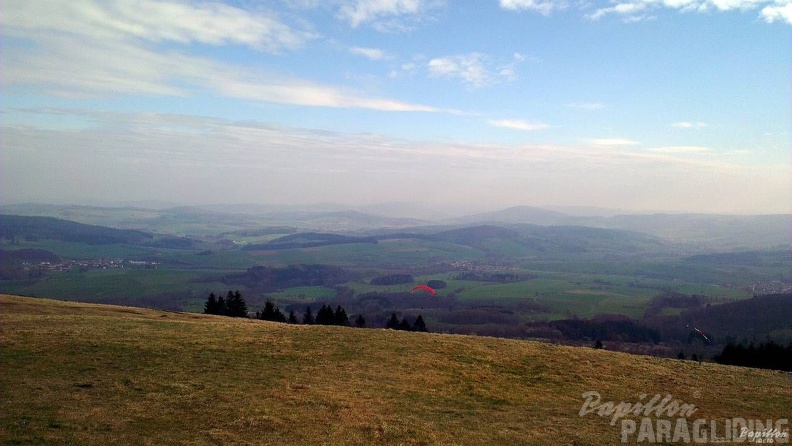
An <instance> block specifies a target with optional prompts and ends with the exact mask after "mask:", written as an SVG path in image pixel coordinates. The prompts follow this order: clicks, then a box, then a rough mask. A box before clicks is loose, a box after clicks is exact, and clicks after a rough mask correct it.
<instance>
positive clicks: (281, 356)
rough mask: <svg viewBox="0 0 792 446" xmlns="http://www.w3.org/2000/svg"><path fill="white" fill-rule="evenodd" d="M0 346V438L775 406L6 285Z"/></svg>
mask: <svg viewBox="0 0 792 446" xmlns="http://www.w3.org/2000/svg"><path fill="white" fill-rule="evenodd" d="M0 347H1V348H2V350H1V351H2V355H0V368H1V369H2V370H3V373H2V374H0V394H2V395H3V398H2V399H0V443H3V444H141V445H145V444H156V445H185V444H189V445H209V444H239V445H242V444H251V445H258V444H261V445H264V444H279V445H291V444H294V445H305V444H325V445H342V444H343V445H369V444H380V445H470V444H490V445H510V446H511V445H547V444H565V445H603V444H622V443H621V442H620V435H621V427H620V422H617V423H616V424H615V425H611V424H610V417H607V416H598V415H597V414H596V413H593V414H592V413H589V414H586V415H584V416H581V415H580V414H579V411H580V410H581V408H582V406H583V403H584V400H585V399H584V397H583V393H584V392H589V391H595V392H598V393H599V394H600V395H601V397H602V400H603V401H614V402H619V401H624V402H637V401H638V400H639V395H641V394H648V395H654V394H661V395H666V394H670V395H672V397H673V398H674V399H675V400H676V401H678V402H680V403H684V404H692V405H694V406H695V408H696V412H695V413H693V414H692V415H691V416H689V417H687V418H685V423H687V426H688V428H689V429H692V424H693V422H694V421H695V420H696V419H703V420H706V422H707V423H709V421H710V420H714V421H715V422H716V423H723V422H724V420H726V419H730V420H731V419H733V418H741V419H746V420H755V419H759V420H767V419H772V420H779V419H782V418H785V417H789V408H790V402H791V401H792V380H791V379H790V375H789V374H788V373H781V372H773V371H766V370H755V369H747V368H741V367H729V366H722V365H717V364H710V363H697V362H693V361H678V360H672V359H660V358H651V357H646V356H637V355H628V354H622V353H616V352H609V351H604V350H593V349H588V348H573V347H564V346H558V345H552V344H544V343H537V342H530V341H515V340H505V339H496V338H478V337H471V336H453V335H439V334H423V333H408V332H395V331H390V330H370V329H351V328H343V327H323V326H293V325H286V324H275V323H268V322H263V321H255V320H238V319H230V318H224V317H219V316H204V315H197V314H185V313H173V312H164V311H152V310H144V309H139V308H130V307H115V306H104V305H91V304H79V303H69V302H57V301H51V300H44V299H30V298H21V297H13V296H0ZM649 418H650V421H651V422H652V423H656V422H657V419H660V420H668V422H669V423H671V422H676V420H677V419H678V418H679V416H678V415H677V416H675V417H670V418H669V417H667V416H661V417H655V416H652V417H649ZM625 419H629V420H633V421H637V422H638V423H640V422H641V418H636V417H633V416H631V415H628V416H627V417H625ZM707 425H709V424H707ZM787 427H788V425H787ZM707 432H709V431H707ZM635 438H636V437H635V436H632V437H630V438H629V440H630V441H628V444H634V440H635Z"/></svg>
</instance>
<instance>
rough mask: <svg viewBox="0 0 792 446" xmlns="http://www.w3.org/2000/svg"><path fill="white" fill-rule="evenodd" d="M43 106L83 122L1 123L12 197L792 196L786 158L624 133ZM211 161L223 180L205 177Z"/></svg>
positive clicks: (726, 203) (708, 202) (664, 200)
mask: <svg viewBox="0 0 792 446" xmlns="http://www.w3.org/2000/svg"><path fill="white" fill-rule="evenodd" d="M40 112H41V113H58V114H59V117H60V118H61V119H69V116H68V115H72V116H73V117H77V118H80V117H82V118H83V119H84V120H86V121H88V122H89V123H90V125H88V126H86V127H84V128H80V129H60V128H57V127H49V128H48V127H42V125H41V122H42V120H40V119H33V120H31V123H30V124H28V125H15V126H7V125H6V126H3V127H2V128H0V132H2V134H3V137H4V151H3V165H2V166H0V169H2V172H3V174H4V175H2V176H0V187H2V190H3V191H6V192H7V191H14V194H15V195H14V198H18V199H26V200H34V201H36V200H41V199H42V197H46V199H48V200H62V201H71V200H74V199H75V198H80V199H82V200H85V199H96V200H102V199H104V200H108V199H109V200H117V199H119V198H118V197H125V198H128V199H142V198H146V197H151V196H157V197H160V199H163V200H173V201H180V202H187V203H190V202H197V201H203V202H207V201H217V202H246V201H256V200H257V199H260V197H262V196H266V197H277V198H275V199H276V200H279V201H282V202H286V201H295V202H305V200H309V201H321V200H333V199H337V198H338V197H345V199H346V200H350V201H357V200H366V199H367V197H369V198H370V197H371V196H376V197H378V199H380V200H392V199H401V200H405V199H407V200H409V199H426V198H427V197H430V198H432V199H434V200H445V201H448V200H451V201H452V202H453V201H454V200H492V199H493V197H498V196H508V195H509V194H513V193H514V191H515V190H531V191H535V192H536V193H538V194H542V196H543V197H547V198H548V199H551V200H552V201H553V202H562V203H575V202H577V203H589V204H592V205H598V206H616V205H620V204H621V205H625V206H637V207H643V208H646V207H654V208H658V207H660V208H663V207H669V206H670V207H672V208H673V206H675V205H678V203H685V206H689V207H691V208H692V207H695V206H698V207H699V209H700V210H701V209H713V208H717V207H725V208H735V207H738V208H739V207H743V208H745V209H761V208H767V209H780V207H779V203H789V202H792V196H790V193H791V192H792V191H790V189H789V188H788V187H785V186H788V178H789V175H790V174H791V173H792V172H790V166H789V165H788V163H781V164H777V165H762V166H753V167H751V166H745V165H744V164H743V163H741V162H738V161H741V160H735V161H734V162H732V161H729V160H728V158H727V159H718V158H717V157H716V156H714V154H713V156H703V157H702V156H691V154H709V153H712V152H708V151H707V149H706V148H704V147H656V148H654V149H651V151H648V150H633V149H625V148H624V147H625V146H628V145H633V143H634V142H632V141H629V140H624V139H608V140H604V141H605V142H607V144H605V145H597V144H590V143H589V144H584V145H581V146H559V145H553V146H549V145H530V144H529V145H507V144H476V143H464V142H448V141H432V140H428V141H411V140H404V139H396V138H391V137H387V136H382V135H377V134H350V133H341V132H331V131H325V130H314V129H305V128H296V127H289V126H282V125H272V124H267V123H257V122H252V121H245V122H238V121H231V120H225V119H217V118H208V117H196V116H184V115H169V114H157V113H145V114H132V113H113V112H101V111H80V110H41V111H40ZM27 113H36V110H28V111H27ZM33 123H37V124H36V125H34V124H33ZM619 141H621V144H615V145H614V142H619ZM628 141H629V144H625V142H628ZM416 165H421V166H426V169H431V172H432V175H426V169H416V168H415V166H416ZM218 169H220V170H222V171H223V172H224V175H225V176H227V177H233V178H234V181H231V182H224V181H219V182H218V181H207V179H211V178H215V177H216V176H217V172H218V171H219V170H218ZM626 172H629V174H625V173H626ZM494 173H497V174H494ZM45 178H46V179H47V180H46V181H42V179H45ZM306 178H310V181H306ZM437 178H442V179H443V180H442V181H437ZM745 184H753V185H754V186H755V187H753V188H749V189H746V188H745ZM12 186H13V187H12Z"/></svg>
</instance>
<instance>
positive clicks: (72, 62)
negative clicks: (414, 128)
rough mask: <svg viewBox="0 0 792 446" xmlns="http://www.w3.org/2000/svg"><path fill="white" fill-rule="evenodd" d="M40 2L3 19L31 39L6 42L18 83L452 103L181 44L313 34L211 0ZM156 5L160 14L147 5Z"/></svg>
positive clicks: (7, 73) (292, 40)
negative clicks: (379, 92)
mask: <svg viewBox="0 0 792 446" xmlns="http://www.w3.org/2000/svg"><path fill="white" fill-rule="evenodd" d="M33 5H35V7H34V6H33ZM40 5H41V4H40V3H38V2H8V3H7V4H4V5H3V6H4V9H3V13H2V15H1V16H0V21H1V22H2V25H3V26H4V32H6V33H8V34H10V35H13V36H15V37H17V38H19V39H21V40H24V41H27V42H28V43H30V45H14V46H11V45H8V46H6V47H5V48H4V53H5V54H4V82H5V83H6V84H8V85H14V84H16V85H25V86H27V87H28V88H31V89H33V90H35V91H43V92H45V93H47V94H55V95H59V96H65V97H83V98H84V97H95V96H107V95H118V94H145V95H154V96H184V97H187V96H195V95H199V94H202V93H204V92H206V91H209V92H211V93H214V94H218V95H221V96H225V97H230V98H237V99H244V100H249V101H260V102H274V103H281V104H293V105H304V106H318V107H349V108H364V109H371V110H383V111H418V112H437V111H442V110H441V109H439V108H437V107H433V106H429V105H424V104H414V103H408V102H403V101H399V100H396V99H390V98H382V97H376V96H373V95H370V94H364V93H362V92H360V91H356V90H354V89H351V88H346V87H341V86H335V85H327V84H323V83H319V82H313V81H310V80H307V79H300V78H296V77H293V76H292V77H285V76H282V75H279V74H278V72H277V71H273V70H266V69H263V70H262V69H255V70H254V69H253V68H251V67H246V66H239V65H233V64H229V63H226V62H221V61H217V60H212V59H208V58H204V57H199V56H193V55H189V54H187V53H186V52H184V51H179V49H180V45H181V44H189V43H193V42H200V43H207V44H211V45H247V46H250V47H253V48H256V49H259V50H263V51H279V50H283V49H286V48H293V47H296V46H297V45H299V44H301V43H303V42H304V41H305V39H308V38H309V37H310V36H309V35H307V34H304V33H301V32H297V31H295V30H293V29H292V28H290V27H288V26H286V25H284V24H283V23H282V22H278V21H277V20H276V19H275V18H273V17H271V16H266V15H262V14H259V15H253V14H252V13H248V12H246V11H242V10H239V9H237V8H234V7H231V6H226V5H220V4H211V3H207V4H191V3H174V2H151V1H146V0H144V1H142V3H140V4H139V5H138V7H137V8H132V7H131V6H130V3H128V2H116V1H108V2H101V3H100V2H92V1H88V0H73V1H69V2H57V1H56V2H52V9H53V10H54V12H57V14H56V13H52V14H40V13H37V9H36V8H40ZM30 8H33V10H31V9H30ZM146 8H150V9H149V12H152V11H153V12H156V13H157V14H153V15H152V14H147V13H144V12H141V11H145V10H146ZM117 15H120V16H121V17H122V18H123V20H118V17H117ZM163 40H167V41H169V42H170V44H169V45H168V46H167V48H168V49H167V50H162V49H160V48H157V45H156V42H159V41H163ZM362 50H366V49H362ZM368 55H369V56H375V54H374V53H371V52H369V54H368Z"/></svg>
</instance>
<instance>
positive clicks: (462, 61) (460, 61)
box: [427, 53, 494, 87]
mask: <svg viewBox="0 0 792 446" xmlns="http://www.w3.org/2000/svg"><path fill="white" fill-rule="evenodd" d="M427 67H428V69H429V74H430V75H431V76H434V77H456V78H459V79H462V81H463V82H465V83H466V84H468V85H471V86H474V87H483V86H485V85H489V84H491V83H493V82H494V79H493V75H492V73H490V72H489V71H488V70H487V68H485V67H484V55H483V54H481V53H469V54H461V55H458V56H446V57H438V58H435V59H432V60H430V61H429V62H428V64H427Z"/></svg>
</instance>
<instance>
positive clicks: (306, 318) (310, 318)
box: [303, 305, 316, 325]
mask: <svg viewBox="0 0 792 446" xmlns="http://www.w3.org/2000/svg"><path fill="white" fill-rule="evenodd" d="M315 323H316V320H315V319H314V315H313V312H312V311H311V306H310V305H308V306H307V307H305V314H303V324H305V325H313V324H315Z"/></svg>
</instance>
